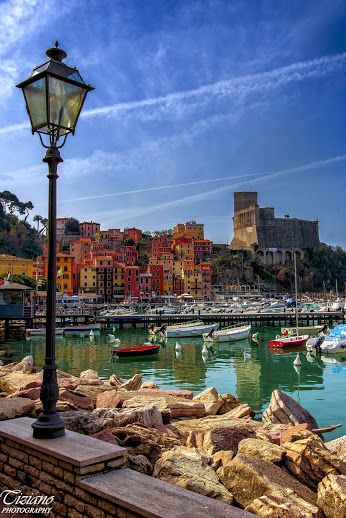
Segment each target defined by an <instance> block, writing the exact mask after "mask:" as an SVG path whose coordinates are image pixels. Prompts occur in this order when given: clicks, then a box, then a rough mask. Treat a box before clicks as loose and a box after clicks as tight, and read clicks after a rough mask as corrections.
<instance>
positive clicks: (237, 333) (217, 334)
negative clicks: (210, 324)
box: [203, 325, 251, 343]
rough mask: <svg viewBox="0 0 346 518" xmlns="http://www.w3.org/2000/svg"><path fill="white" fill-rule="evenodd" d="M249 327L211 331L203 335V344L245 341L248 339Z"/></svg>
mask: <svg viewBox="0 0 346 518" xmlns="http://www.w3.org/2000/svg"><path fill="white" fill-rule="evenodd" d="M250 331H251V325H245V326H239V325H235V326H230V327H224V328H223V329H220V330H219V331H215V330H214V329H212V330H211V331H210V332H209V333H203V340H204V341H205V342H213V343H220V342H236V341H237V340H245V339H246V338H248V337H249V334H250Z"/></svg>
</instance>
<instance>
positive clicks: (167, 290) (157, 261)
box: [149, 249, 174, 295]
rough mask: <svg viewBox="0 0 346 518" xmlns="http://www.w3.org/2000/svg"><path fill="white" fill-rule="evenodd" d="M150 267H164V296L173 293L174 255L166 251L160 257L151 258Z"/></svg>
mask: <svg viewBox="0 0 346 518" xmlns="http://www.w3.org/2000/svg"><path fill="white" fill-rule="evenodd" d="M149 264H150V266H159V265H162V266H163V295H172V293H173V264H174V254H173V252H172V251H171V250H168V249H167V250H164V251H163V252H162V254H161V255H160V257H151V258H150V261H149Z"/></svg>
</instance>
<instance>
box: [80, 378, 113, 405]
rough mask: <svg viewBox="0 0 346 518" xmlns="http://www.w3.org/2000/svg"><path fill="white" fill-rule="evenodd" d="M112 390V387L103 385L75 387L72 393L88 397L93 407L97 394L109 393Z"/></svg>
mask: <svg viewBox="0 0 346 518" xmlns="http://www.w3.org/2000/svg"><path fill="white" fill-rule="evenodd" d="M112 390H114V387H112V386H111V385H107V384H106V383H104V384H103V385H77V387H76V388H75V389H74V392H77V393H78V394H84V395H85V396H88V397H89V398H90V399H91V400H92V402H93V404H94V406H95V405H96V400H97V397H98V395H99V394H102V393H103V392H108V391H109V392H110V391H112Z"/></svg>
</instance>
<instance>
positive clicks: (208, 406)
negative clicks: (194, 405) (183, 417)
mask: <svg viewBox="0 0 346 518" xmlns="http://www.w3.org/2000/svg"><path fill="white" fill-rule="evenodd" d="M193 400H194V401H198V402H199V403H203V405H204V406H205V414H206V415H215V414H217V413H218V411H219V409H220V407H221V406H222V403H223V399H222V396H221V395H220V394H219V393H218V391H217V390H216V388H215V387H209V388H207V389H205V390H204V391H203V392H201V393H200V394H198V395H197V396H195V397H194V398H193Z"/></svg>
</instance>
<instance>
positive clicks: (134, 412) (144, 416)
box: [112, 405, 163, 430]
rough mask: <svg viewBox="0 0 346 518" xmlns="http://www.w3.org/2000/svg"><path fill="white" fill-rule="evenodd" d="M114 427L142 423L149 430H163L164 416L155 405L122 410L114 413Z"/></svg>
mask: <svg viewBox="0 0 346 518" xmlns="http://www.w3.org/2000/svg"><path fill="white" fill-rule="evenodd" d="M112 414H113V415H112V427H116V428H121V427H123V426H127V425H128V424H133V423H142V424H144V425H145V426H148V427H149V428H157V429H158V430H160V429H162V427H163V422H162V415H161V412H160V411H159V410H158V409H157V407H156V406H155V405H148V406H146V407H140V408H122V409H121V410H114V411H113V412H112Z"/></svg>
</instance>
